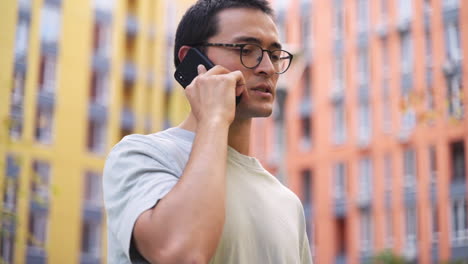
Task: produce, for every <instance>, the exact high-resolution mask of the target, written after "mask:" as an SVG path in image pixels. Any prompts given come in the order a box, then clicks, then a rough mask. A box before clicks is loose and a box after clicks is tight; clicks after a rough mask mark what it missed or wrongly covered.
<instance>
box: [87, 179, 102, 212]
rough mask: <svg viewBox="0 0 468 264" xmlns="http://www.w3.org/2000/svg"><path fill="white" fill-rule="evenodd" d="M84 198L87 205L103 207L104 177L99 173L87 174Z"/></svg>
mask: <svg viewBox="0 0 468 264" xmlns="http://www.w3.org/2000/svg"><path fill="white" fill-rule="evenodd" d="M84 187H85V188H84V200H85V204H86V205H91V206H94V207H102V206H103V200H102V177H101V176H100V175H99V174H98V173H94V172H87V173H86V174H85V186H84Z"/></svg>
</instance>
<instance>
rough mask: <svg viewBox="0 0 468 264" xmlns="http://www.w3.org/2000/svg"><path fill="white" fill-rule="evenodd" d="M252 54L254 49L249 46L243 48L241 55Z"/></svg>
mask: <svg viewBox="0 0 468 264" xmlns="http://www.w3.org/2000/svg"><path fill="white" fill-rule="evenodd" d="M250 54H252V49H251V48H248V47H244V48H242V49H241V55H242V56H247V55H250Z"/></svg>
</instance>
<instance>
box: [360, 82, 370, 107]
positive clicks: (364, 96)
mask: <svg viewBox="0 0 468 264" xmlns="http://www.w3.org/2000/svg"><path fill="white" fill-rule="evenodd" d="M369 100H370V95H369V85H368V84H367V83H364V84H361V85H359V89H358V101H359V103H362V104H367V103H368V102H369Z"/></svg>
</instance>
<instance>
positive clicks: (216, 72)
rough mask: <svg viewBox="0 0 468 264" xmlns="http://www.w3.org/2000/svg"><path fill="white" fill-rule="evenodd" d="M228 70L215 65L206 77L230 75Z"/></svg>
mask: <svg viewBox="0 0 468 264" xmlns="http://www.w3.org/2000/svg"><path fill="white" fill-rule="evenodd" d="M230 72H231V71H229V70H228V69H226V68H224V67H223V66H221V65H215V66H214V67H213V68H211V69H209V70H208V71H207V74H208V75H220V74H227V73H230Z"/></svg>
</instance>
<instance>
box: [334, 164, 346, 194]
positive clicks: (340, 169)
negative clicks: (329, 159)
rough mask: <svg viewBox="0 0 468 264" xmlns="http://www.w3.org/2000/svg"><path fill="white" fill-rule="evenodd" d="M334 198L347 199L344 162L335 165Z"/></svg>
mask: <svg viewBox="0 0 468 264" xmlns="http://www.w3.org/2000/svg"><path fill="white" fill-rule="evenodd" d="M333 174H334V179H335V184H334V192H333V193H334V198H335V199H345V197H346V166H345V164H344V163H337V164H335V166H334V173H333Z"/></svg>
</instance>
